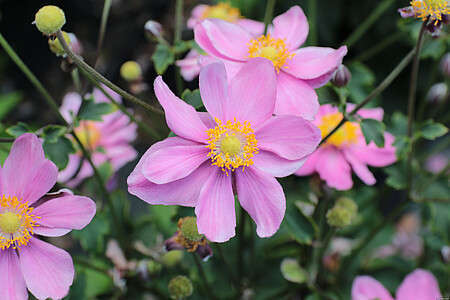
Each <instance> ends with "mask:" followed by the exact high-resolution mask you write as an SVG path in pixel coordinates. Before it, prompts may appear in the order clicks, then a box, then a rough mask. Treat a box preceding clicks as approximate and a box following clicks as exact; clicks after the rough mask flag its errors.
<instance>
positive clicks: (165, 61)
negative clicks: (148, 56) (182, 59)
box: [152, 44, 175, 75]
mask: <svg viewBox="0 0 450 300" xmlns="http://www.w3.org/2000/svg"><path fill="white" fill-rule="evenodd" d="M152 61H153V64H154V66H155V70H156V72H157V73H158V74H159V75H162V74H164V72H165V71H166V70H167V68H168V67H169V66H170V65H171V64H173V62H174V61H175V56H174V54H173V52H172V49H170V47H169V46H167V45H164V44H158V46H156V50H155V53H153V55H152Z"/></svg>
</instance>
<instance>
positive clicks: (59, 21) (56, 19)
mask: <svg viewBox="0 0 450 300" xmlns="http://www.w3.org/2000/svg"><path fill="white" fill-rule="evenodd" d="M34 22H35V24H36V27H37V28H38V29H39V31H40V32H42V33H43V34H46V35H52V34H55V33H56V32H57V31H58V30H60V29H61V28H62V27H63V25H64V24H65V23H66V16H65V15H64V12H63V11H62V9H60V8H59V7H57V6H54V5H47V6H44V7H42V8H41V9H40V10H39V11H38V12H37V13H36V15H35V19H34Z"/></svg>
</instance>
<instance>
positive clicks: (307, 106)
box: [274, 72, 320, 120]
mask: <svg viewBox="0 0 450 300" xmlns="http://www.w3.org/2000/svg"><path fill="white" fill-rule="evenodd" d="M319 106H320V105H319V101H318V100H317V94H316V92H315V91H314V89H313V88H311V87H310V86H309V85H308V84H307V83H305V82H304V81H303V80H301V79H298V78H295V77H293V76H291V75H289V74H287V73H285V72H280V73H279V74H278V84H277V102H276V104H275V112H274V113H275V114H276V115H294V116H300V117H302V118H304V119H306V120H313V119H314V117H315V115H316V114H317V111H318V110H319Z"/></svg>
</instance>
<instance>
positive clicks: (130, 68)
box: [120, 60, 142, 81]
mask: <svg viewBox="0 0 450 300" xmlns="http://www.w3.org/2000/svg"><path fill="white" fill-rule="evenodd" d="M120 76H122V78H123V79H125V80H126V81H136V80H138V79H139V78H141V76H142V69H141V66H140V65H139V64H138V63H137V62H135V61H131V60H130V61H127V62H126V63H124V64H123V65H122V66H121V67H120Z"/></svg>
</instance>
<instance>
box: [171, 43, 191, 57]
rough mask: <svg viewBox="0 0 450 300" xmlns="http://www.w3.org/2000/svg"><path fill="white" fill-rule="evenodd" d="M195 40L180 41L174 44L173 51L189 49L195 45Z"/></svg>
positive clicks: (178, 51)
mask: <svg viewBox="0 0 450 300" xmlns="http://www.w3.org/2000/svg"><path fill="white" fill-rule="evenodd" d="M193 42H194V41H180V42H177V43H176V44H175V45H174V46H173V51H174V52H175V53H177V54H181V53H183V52H186V51H188V50H189V49H191V48H192V47H193Z"/></svg>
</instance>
